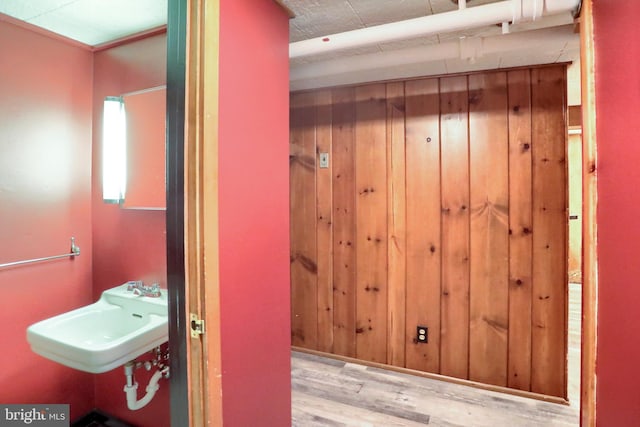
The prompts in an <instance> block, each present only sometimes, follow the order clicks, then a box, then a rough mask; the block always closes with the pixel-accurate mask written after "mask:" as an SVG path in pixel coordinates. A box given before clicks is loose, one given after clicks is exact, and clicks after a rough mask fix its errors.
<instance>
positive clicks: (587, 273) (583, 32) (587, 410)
mask: <svg viewBox="0 0 640 427" xmlns="http://www.w3.org/2000/svg"><path fill="white" fill-rule="evenodd" d="M594 55H595V52H594V45H593V0H584V1H583V2H582V10H581V14H580V56H581V62H580V66H581V70H580V74H581V80H582V152H583V155H582V158H583V171H584V172H583V174H582V180H583V181H582V187H583V188H582V191H583V202H582V219H583V221H582V248H583V249H582V251H583V259H582V351H581V357H582V369H581V391H580V425H581V426H583V427H587V426H589V427H590V426H595V421H596V345H597V314H598V305H597V302H598V276H597V272H598V256H597V255H598V248H597V217H596V214H597V211H596V208H597V170H596V164H597V150H596V147H597V146H596V90H595V74H594V64H595V57H594Z"/></svg>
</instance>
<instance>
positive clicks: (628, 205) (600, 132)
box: [593, 0, 640, 427]
mask: <svg viewBox="0 0 640 427" xmlns="http://www.w3.org/2000/svg"><path fill="white" fill-rule="evenodd" d="M593 3H594V5H593V6H594V7H593V12H594V38H595V40H594V41H595V77H596V113H597V119H596V120H597V144H598V213H597V215H598V216H597V221H598V256H599V266H598V282H599V283H598V347H597V349H598V350H597V351H598V353H597V368H596V375H597V403H596V418H597V425H598V426H603V427H608V426H615V427H624V426H637V425H638V422H639V421H638V420H640V387H639V386H638V381H639V380H640V364H639V363H638V361H639V360H640V286H639V285H638V283H637V280H638V278H640V249H639V246H638V245H639V242H640V192H638V191H637V188H638V186H639V185H640V167H639V165H640V143H639V138H640V120H639V119H638V116H640V77H639V76H640V60H639V58H640V38H639V37H638V29H637V28H638V23H637V17H638V16H640V2H636V1H624V2H623V1H598V0H594V2H593Z"/></svg>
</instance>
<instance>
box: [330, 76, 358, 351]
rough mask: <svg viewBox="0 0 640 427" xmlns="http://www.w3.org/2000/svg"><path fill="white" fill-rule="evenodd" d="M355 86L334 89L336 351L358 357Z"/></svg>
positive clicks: (332, 166)
mask: <svg viewBox="0 0 640 427" xmlns="http://www.w3.org/2000/svg"><path fill="white" fill-rule="evenodd" d="M355 114H356V104H355V89H354V88H352V87H351V88H341V89H334V90H333V91H332V128H331V134H332V147H331V152H332V155H331V161H330V165H331V170H332V174H333V309H334V313H333V351H334V352H335V353H336V354H340V355H343V356H349V357H355V356H356V332H355V331H356V252H355V247H356V234H355V233H356V222H355V157H354V155H355V151H354V150H355V120H356V116H355Z"/></svg>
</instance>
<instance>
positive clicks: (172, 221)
mask: <svg viewBox="0 0 640 427" xmlns="http://www.w3.org/2000/svg"><path fill="white" fill-rule="evenodd" d="M185 14H186V2H185V1H182V0H170V1H169V9H168V23H167V113H166V114H167V115H166V117H167V154H166V155H167V223H166V228H167V288H168V292H169V351H170V354H171V359H170V368H171V377H170V380H169V381H170V382H169V387H170V391H169V393H170V400H169V401H170V406H171V411H170V413H171V425H181V424H182V423H185V422H187V424H188V421H189V381H188V368H187V364H186V361H187V348H186V345H185V344H186V342H187V334H188V333H189V331H188V330H187V325H186V323H185V319H186V318H187V316H188V315H187V314H186V312H185V310H186V307H187V304H186V300H185V296H186V294H185V277H184V276H185V275H184V273H185V264H184V261H185V259H184V128H185V115H184V111H185V110H184V104H185V56H186V52H185V46H186V25H187V21H186V16H185Z"/></svg>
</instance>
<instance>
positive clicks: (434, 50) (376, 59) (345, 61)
mask: <svg viewBox="0 0 640 427" xmlns="http://www.w3.org/2000/svg"><path fill="white" fill-rule="evenodd" d="M572 35H575V34H574V31H573V25H563V26H558V27H553V28H547V29H540V30H532V31H523V32H520V33H509V34H505V35H497V36H490V37H472V38H461V39H458V40H455V41H451V42H445V43H438V44H430V45H424V46H418V47H412V48H406V49H398V50H391V51H384V52H376V53H370V54H364V55H356V56H351V57H342V58H336V59H330V60H326V61H318V62H312V63H309V64H303V65H296V66H292V67H291V69H290V72H289V78H290V81H291V83H292V87H294V86H295V84H296V82H298V81H304V80H310V79H315V78H320V77H327V76H332V75H344V74H348V73H354V72H359V71H364V70H374V69H383V68H388V67H390V66H393V67H396V66H403V65H411V64H419V63H425V62H432V61H439V60H445V59H463V60H464V59H466V60H475V59H479V58H481V57H482V56H484V55H491V54H497V53H501V52H509V51H526V50H527V49H529V48H536V47H538V46H540V45H544V44H552V43H554V42H556V43H557V41H558V40H563V41H566V39H567V37H571V36H572Z"/></svg>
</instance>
